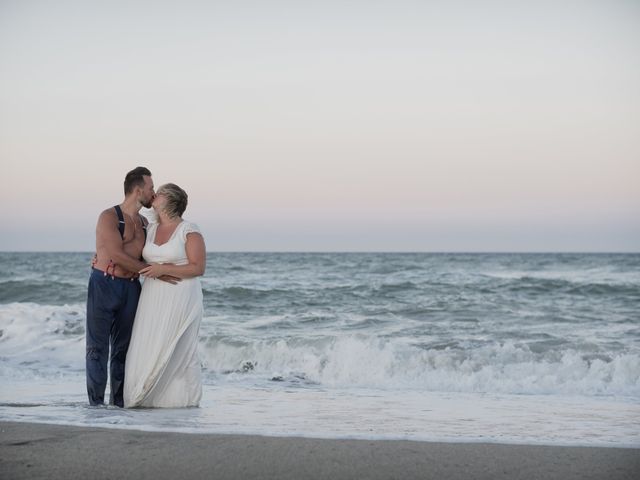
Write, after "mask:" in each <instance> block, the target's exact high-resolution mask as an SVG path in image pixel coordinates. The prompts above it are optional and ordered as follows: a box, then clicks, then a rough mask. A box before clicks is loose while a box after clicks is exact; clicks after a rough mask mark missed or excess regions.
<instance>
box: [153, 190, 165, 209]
mask: <svg viewBox="0 0 640 480" xmlns="http://www.w3.org/2000/svg"><path fill="white" fill-rule="evenodd" d="M151 206H152V207H153V209H154V210H155V211H156V212H157V213H160V212H161V211H162V210H164V207H166V206H167V197H165V196H164V195H163V194H161V193H158V194H157V195H156V198H154V199H153V203H152V204H151Z"/></svg>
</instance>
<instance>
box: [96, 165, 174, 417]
mask: <svg viewBox="0 0 640 480" xmlns="http://www.w3.org/2000/svg"><path fill="white" fill-rule="evenodd" d="M124 194H125V198H124V201H123V202H122V203H121V204H120V205H116V206H115V207H112V208H108V209H106V210H104V211H103V212H102V213H101V214H100V217H99V218H98V225H97V227H96V255H95V257H94V260H93V265H92V267H93V270H92V272H91V278H90V279H89V292H88V296H87V328H86V336H87V354H86V356H87V358H86V371H87V393H88V395H89V403H90V404H91V405H102V404H103V403H104V391H105V388H106V386H107V376H108V375H107V361H108V360H110V361H111V365H110V373H111V395H110V398H109V404H112V405H117V406H119V407H123V406H124V403H123V398H122V396H123V388H124V363H125V359H126V356H127V349H128V348H129V340H130V339H131V329H132V327H133V320H134V318H135V315H136V308H137V306H138V298H139V297H140V289H141V287H140V281H139V280H138V276H139V275H138V273H137V272H139V271H140V270H142V269H143V268H145V267H146V266H147V264H146V263H144V262H143V261H142V260H141V258H142V249H143V248H144V243H145V239H146V236H147V235H146V228H147V222H146V220H145V219H144V217H142V215H140V213H139V212H140V208H142V207H146V208H149V207H151V202H152V201H153V199H154V197H155V192H154V190H153V180H152V179H151V172H150V171H149V170H148V169H147V168H144V167H137V168H134V169H133V170H131V171H130V172H129V173H127V175H126V177H125V179H124ZM161 279H162V280H165V281H167V282H169V283H175V282H176V281H177V280H176V279H174V278H173V277H163V278H161ZM109 347H111V355H110V356H109Z"/></svg>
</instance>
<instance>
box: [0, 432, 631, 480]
mask: <svg viewBox="0 0 640 480" xmlns="http://www.w3.org/2000/svg"><path fill="white" fill-rule="evenodd" d="M0 445H1V446H0V452H1V453H0V476H1V477H2V478H11V479H21V478H29V479H37V478H69V479H73V478H94V479H99V478H140V479H145V478H149V479H151V478H153V479H164V478H184V479H190V478H216V479H226V478H242V479H252V478H261V479H264V478H277V479H301V478H304V479H313V478H332V479H340V478H368V479H391V478H398V479H411V478H421V479H429V478H434V479H450V480H454V479H469V478H476V479H484V478H486V479H518V478H522V479H525V478H526V479H554V478H557V479H564V480H569V479H605V478H606V479H608V480H613V479H632V478H637V475H638V473H639V472H640V449H636V448H633V449H631V448H598V447H561V446H532V445H501V444H487V443H431V442H413V441H370V440H331V439H312V438H298V437H263V436H251V435H216V434H181V433H167V432H143V431H135V430H121V429H106V428H92V427H71V426H61V425H49V424H36V423H19V422H2V423H0Z"/></svg>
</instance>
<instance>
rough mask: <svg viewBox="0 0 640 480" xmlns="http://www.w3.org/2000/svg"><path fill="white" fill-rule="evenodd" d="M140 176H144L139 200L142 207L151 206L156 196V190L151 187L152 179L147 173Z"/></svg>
mask: <svg viewBox="0 0 640 480" xmlns="http://www.w3.org/2000/svg"><path fill="white" fill-rule="evenodd" d="M142 178H144V187H142V188H141V189H140V197H139V200H140V203H141V204H142V206H143V207H144V208H151V204H152V203H153V199H154V197H155V196H156V192H155V191H154V189H153V180H151V177H149V176H147V175H144V176H143V177H142Z"/></svg>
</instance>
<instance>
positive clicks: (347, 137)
mask: <svg viewBox="0 0 640 480" xmlns="http://www.w3.org/2000/svg"><path fill="white" fill-rule="evenodd" d="M138 165H142V166H146V167H148V168H149V169H150V170H151V171H152V173H153V179H154V182H155V185H156V186H159V185H161V184H162V183H165V182H174V183H177V184H178V185H180V186H181V187H183V188H184V189H185V190H186V191H187V193H188V194H189V206H188V208H187V211H186V212H185V215H184V217H185V218H187V219H189V220H191V221H193V222H196V223H197V224H198V225H200V227H201V228H202V230H203V233H204V236H205V241H206V245H207V250H209V251H427V252H428V251H448V252H455V251H466V252H474V251H536V252H545V251H577V252H583V251H612V252H618V251H630V252H639V251H640V2H635V1H618V0H608V1H606V2H602V1H588V0H585V1H575V2H574V1H563V2H557V1H553V2H547V1H539V2H524V1H523V2H518V1H509V2H492V1H487V2H476V1H426V0H424V1H415V2H411V1H403V0H397V1H375V0H371V1H362V2H361V1H348V0H342V1H331V0H328V1H323V2H305V1H278V0H274V1H268V2H265V1H242V0H238V1H234V2H216V1H208V2H204V1H200V2H198V1H188V0H187V1H181V2H163V1H155V2H146V1H112V2H91V1H89V2H87V1H77V2H70V1H65V0H61V1H56V2H51V1H38V0H26V1H25V0H0V171H1V172H2V188H1V189H0V202H2V205H3V208H2V212H1V213H0V221H1V225H2V228H1V230H2V233H1V235H0V250H2V251H91V250H93V249H94V244H95V224H96V220H97V216H98V214H99V213H100V211H102V210H103V209H105V208H107V207H109V206H112V205H115V204H117V203H120V202H121V201H122V200H123V192H122V182H123V179H124V176H125V174H126V172H127V171H129V170H131V169H132V168H134V167H136V166H138Z"/></svg>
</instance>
